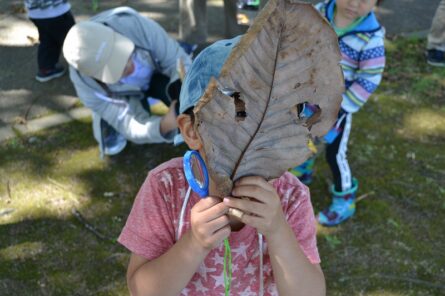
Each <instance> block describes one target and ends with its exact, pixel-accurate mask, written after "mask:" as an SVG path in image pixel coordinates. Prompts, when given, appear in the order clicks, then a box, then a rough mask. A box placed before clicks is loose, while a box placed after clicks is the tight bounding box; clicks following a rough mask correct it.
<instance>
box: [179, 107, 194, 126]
mask: <svg viewBox="0 0 445 296" xmlns="http://www.w3.org/2000/svg"><path fill="white" fill-rule="evenodd" d="M194 108H195V107H190V108H188V109H187V110H185V111H184V112H182V114H185V115H188V116H190V120H191V121H192V123H193V124H195V113H193V109H194Z"/></svg>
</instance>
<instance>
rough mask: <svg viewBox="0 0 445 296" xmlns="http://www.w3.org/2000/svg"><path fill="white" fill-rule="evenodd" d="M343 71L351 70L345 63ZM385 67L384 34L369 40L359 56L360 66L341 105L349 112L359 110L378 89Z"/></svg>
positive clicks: (347, 88) (344, 94)
mask: <svg viewBox="0 0 445 296" xmlns="http://www.w3.org/2000/svg"><path fill="white" fill-rule="evenodd" d="M343 67H344V69H343V71H346V72H347V71H349V70H348V68H347V66H345V65H343ZM384 67H385V48H384V43H383V37H382V36H375V37H373V38H371V40H369V42H368V43H367V44H366V45H365V47H364V48H363V50H362V51H361V52H360V56H359V68H358V70H356V72H355V75H354V81H353V82H352V84H351V85H349V86H348V87H346V90H345V92H344V93H343V101H342V104H341V107H342V108H343V109H344V110H345V111H347V112H349V113H354V112H357V111H358V110H359V109H360V108H361V107H362V106H363V105H364V104H365V103H366V102H367V101H368V98H369V97H370V96H371V94H372V93H373V92H374V91H375V90H376V89H377V87H378V85H379V84H380V81H381V80H382V74H383V70H384Z"/></svg>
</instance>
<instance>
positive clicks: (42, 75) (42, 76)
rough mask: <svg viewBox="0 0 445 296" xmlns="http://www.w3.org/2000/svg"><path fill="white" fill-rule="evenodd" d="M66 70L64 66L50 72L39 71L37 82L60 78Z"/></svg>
mask: <svg viewBox="0 0 445 296" xmlns="http://www.w3.org/2000/svg"><path fill="white" fill-rule="evenodd" d="M65 72H66V69H65V68H64V67H62V66H56V67H54V69H50V70H39V72H38V73H37V75H36V80H37V81H39V82H47V81H50V80H52V79H54V78H58V77H61V76H63V74H65Z"/></svg>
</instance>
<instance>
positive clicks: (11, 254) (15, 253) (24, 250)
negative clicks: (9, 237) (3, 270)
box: [0, 242, 45, 261]
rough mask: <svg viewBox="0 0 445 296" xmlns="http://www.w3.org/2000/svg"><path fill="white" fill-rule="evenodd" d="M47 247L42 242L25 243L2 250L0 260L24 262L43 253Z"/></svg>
mask: <svg viewBox="0 0 445 296" xmlns="http://www.w3.org/2000/svg"><path fill="white" fill-rule="evenodd" d="M44 249H45V245H44V244H43V243H42V242H25V243H21V244H17V245H13V246H9V247H6V248H4V249H1V250H0V258H2V259H3V260H10V261H12V260H24V259H30V258H33V257H35V256H36V255H38V254H40V253H43V251H44Z"/></svg>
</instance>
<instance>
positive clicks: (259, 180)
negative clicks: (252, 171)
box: [235, 176, 274, 192]
mask: <svg viewBox="0 0 445 296" xmlns="http://www.w3.org/2000/svg"><path fill="white" fill-rule="evenodd" d="M243 185H255V186H259V187H261V188H263V189H264V190H267V191H271V192H273V191H274V188H273V186H272V185H271V184H269V183H268V182H267V181H266V180H265V179H264V178H263V177H259V176H250V177H243V178H240V179H238V180H237V181H236V182H235V187H238V186H243Z"/></svg>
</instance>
